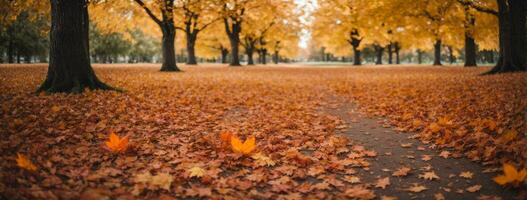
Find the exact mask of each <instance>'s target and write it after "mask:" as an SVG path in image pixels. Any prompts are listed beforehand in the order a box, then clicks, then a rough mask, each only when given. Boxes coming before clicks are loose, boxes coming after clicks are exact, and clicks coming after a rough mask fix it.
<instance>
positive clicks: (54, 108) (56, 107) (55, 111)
mask: <svg viewBox="0 0 527 200" xmlns="http://www.w3.org/2000/svg"><path fill="white" fill-rule="evenodd" d="M51 111H53V112H54V113H57V112H59V111H60V107H58V106H53V107H51Z"/></svg>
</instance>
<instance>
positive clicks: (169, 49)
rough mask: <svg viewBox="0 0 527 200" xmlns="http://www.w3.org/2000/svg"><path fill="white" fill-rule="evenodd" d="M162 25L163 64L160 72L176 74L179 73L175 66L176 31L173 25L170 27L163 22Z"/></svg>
mask: <svg viewBox="0 0 527 200" xmlns="http://www.w3.org/2000/svg"><path fill="white" fill-rule="evenodd" d="M164 24H165V25H163V28H162V29H163V40H162V50H163V64H162V65H161V71H163V72H178V71H180V70H179V68H178V67H177V64H176V47H175V42H176V29H175V28H174V25H173V24H172V25H170V24H169V23H167V22H165V23H164Z"/></svg>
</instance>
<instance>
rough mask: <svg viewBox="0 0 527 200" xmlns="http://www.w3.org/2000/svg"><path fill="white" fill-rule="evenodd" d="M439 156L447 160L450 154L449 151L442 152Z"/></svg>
mask: <svg viewBox="0 0 527 200" xmlns="http://www.w3.org/2000/svg"><path fill="white" fill-rule="evenodd" d="M439 156H441V157H443V158H444V159H447V158H448V157H449V156H450V152H449V151H441V153H440V154H439Z"/></svg>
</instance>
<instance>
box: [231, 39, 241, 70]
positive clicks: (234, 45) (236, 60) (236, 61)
mask: <svg viewBox="0 0 527 200" xmlns="http://www.w3.org/2000/svg"><path fill="white" fill-rule="evenodd" d="M229 40H230V42H231V63H230V66H241V64H240V55H239V46H240V37H239V35H238V37H231V38H229Z"/></svg>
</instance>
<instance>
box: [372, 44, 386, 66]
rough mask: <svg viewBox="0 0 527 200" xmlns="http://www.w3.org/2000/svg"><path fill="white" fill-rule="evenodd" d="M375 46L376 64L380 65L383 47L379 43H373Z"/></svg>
mask: <svg viewBox="0 0 527 200" xmlns="http://www.w3.org/2000/svg"><path fill="white" fill-rule="evenodd" d="M374 48H375V54H376V57H377V59H376V61H375V64H376V65H382V54H383V53H384V48H383V47H381V46H379V45H374Z"/></svg>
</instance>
